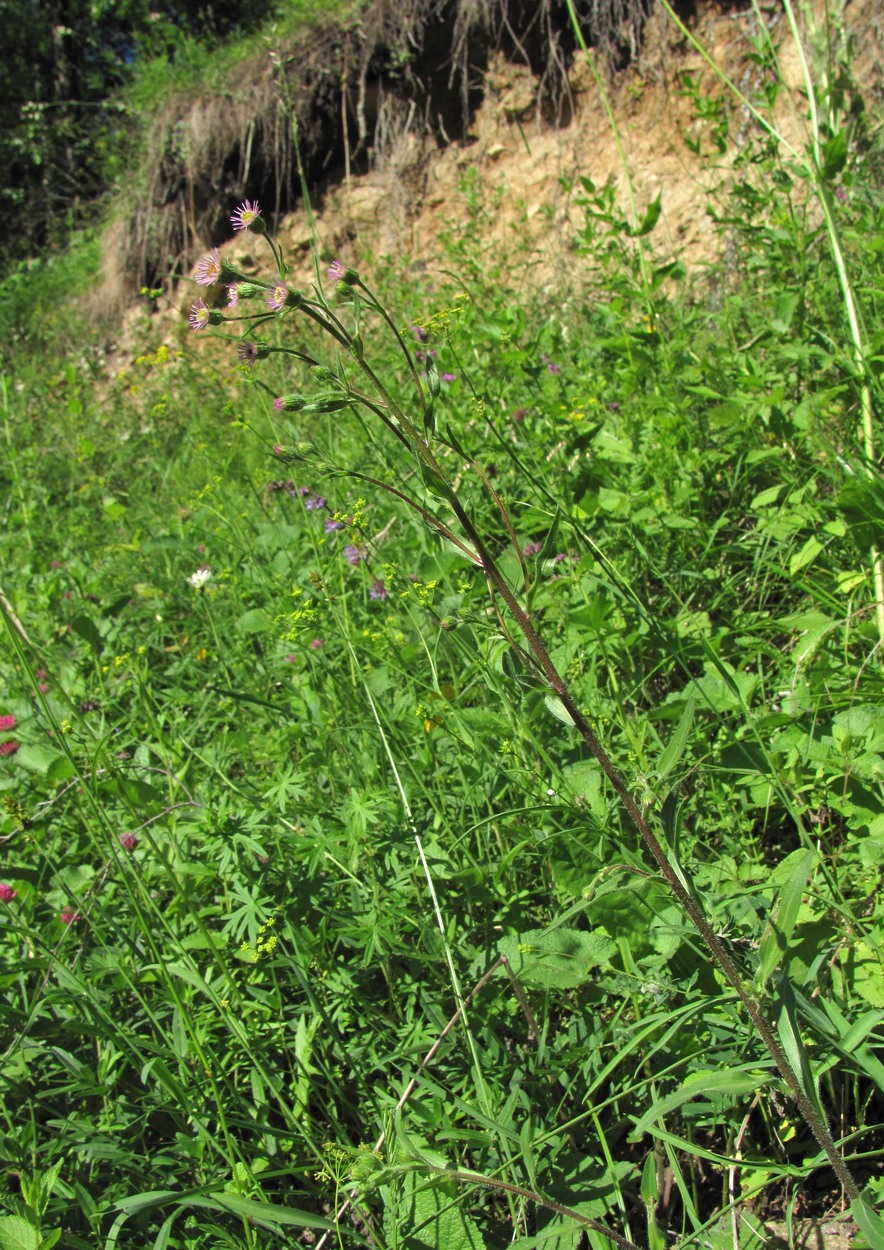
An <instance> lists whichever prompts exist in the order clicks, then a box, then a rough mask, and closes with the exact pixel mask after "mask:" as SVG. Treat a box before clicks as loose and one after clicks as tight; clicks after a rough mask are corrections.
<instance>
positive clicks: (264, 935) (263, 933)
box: [239, 916, 279, 964]
mask: <svg viewBox="0 0 884 1250" xmlns="http://www.w3.org/2000/svg"><path fill="white" fill-rule="evenodd" d="M275 924H276V920H275V918H274V917H273V916H271V917H270V919H269V920H267V921H265V923H264V924H262V925H261V927H260V928H259V929H258V940H257V942H256V943H255V945H254V947H252V946H251V945H250V943H249V942H248V941H246V940H245V939H243V941H242V942H241V943H240V947H239V953H240V954H241V955H244V956H245V957H246V958H247V959H250V960H251V961H252V963H253V964H256V963H257V962H258V960H259V959H260V958H261V956H262V955H265V956H268V957H269V956H270V955H272V954H273V952H274V951H275V950H276V947H277V946H278V944H279V938H278V937H277V936H276V934H275V933H273V932H272V929H273V926H274V925H275Z"/></svg>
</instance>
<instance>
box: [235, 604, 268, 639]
mask: <svg viewBox="0 0 884 1250" xmlns="http://www.w3.org/2000/svg"><path fill="white" fill-rule="evenodd" d="M272 624H273V622H272V621H271V619H270V615H269V613H267V612H265V611H264V609H263V608H250V609H249V611H248V612H243V614H242V616H240V617H238V618H237V621H236V629H237V631H238V632H239V633H241V634H264V633H266V632H267V630H268V629H270V628H271V626H272Z"/></svg>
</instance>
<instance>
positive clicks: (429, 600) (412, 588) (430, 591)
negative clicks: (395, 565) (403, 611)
mask: <svg viewBox="0 0 884 1250" xmlns="http://www.w3.org/2000/svg"><path fill="white" fill-rule="evenodd" d="M438 585H439V582H438V580H437V579H434V580H433V581H431V582H412V583H411V584H410V585H409V586H407V587H406V588H405V590H403V591H402V597H403V599H406V598H408V597H409V596H410V595H414V597H415V598H416V599H417V601H418V603H419V604H420V606H421V607H422V608H431V607H432V606H433V601H434V599H435V597H436V594H435V592H436V587H437V586H438Z"/></svg>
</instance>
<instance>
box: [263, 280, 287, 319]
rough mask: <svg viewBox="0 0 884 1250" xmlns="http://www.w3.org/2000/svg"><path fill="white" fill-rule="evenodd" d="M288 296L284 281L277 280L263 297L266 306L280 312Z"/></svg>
mask: <svg viewBox="0 0 884 1250" xmlns="http://www.w3.org/2000/svg"><path fill="white" fill-rule="evenodd" d="M288 297H289V289H288V287H287V286H286V284H285V283H284V282H277V284H276V286H275V287H274V288H273V290H272V291H268V292H267V294H266V296H265V297H264V298H265V299H266V301H267V307H268V308H272V309H273V311H274V312H280V311H281V309H283V308H285V302H286V300H287V299H288Z"/></svg>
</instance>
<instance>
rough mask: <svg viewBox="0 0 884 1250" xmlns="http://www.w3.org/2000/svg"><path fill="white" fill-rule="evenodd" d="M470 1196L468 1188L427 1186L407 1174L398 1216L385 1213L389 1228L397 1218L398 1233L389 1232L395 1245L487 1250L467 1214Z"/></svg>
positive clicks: (424, 1249)
mask: <svg viewBox="0 0 884 1250" xmlns="http://www.w3.org/2000/svg"><path fill="white" fill-rule="evenodd" d="M468 1194H469V1190H468V1189H467V1187H466V1186H465V1185H464V1186H459V1185H456V1184H455V1183H453V1182H451V1181H439V1180H437V1181H434V1182H433V1183H428V1182H427V1181H425V1180H423V1179H422V1178H421V1176H420V1174H419V1173H414V1172H410V1173H408V1174H407V1175H406V1176H405V1177H404V1178H403V1181H402V1192H401V1193H400V1194H399V1195H398V1197H399V1201H398V1203H397V1204H396V1209H395V1213H394V1212H393V1211H392V1210H391V1209H390V1208H388V1209H387V1211H386V1212H385V1222H386V1223H387V1224H388V1227H389V1226H390V1224H391V1223H392V1222H393V1219H394V1218H395V1229H393V1228H390V1233H391V1234H392V1236H395V1239H396V1240H395V1244H396V1245H398V1246H400V1247H401V1248H402V1250H484V1246H485V1242H484V1240H483V1238H482V1234H481V1233H480V1232H479V1229H478V1228H477V1227H476V1224H475V1223H474V1221H473V1220H472V1219H471V1218H470V1216H469V1215H468V1214H467V1212H466V1211H465V1210H464V1205H465V1203H466V1201H467V1198H468ZM392 1236H391V1241H392Z"/></svg>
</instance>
